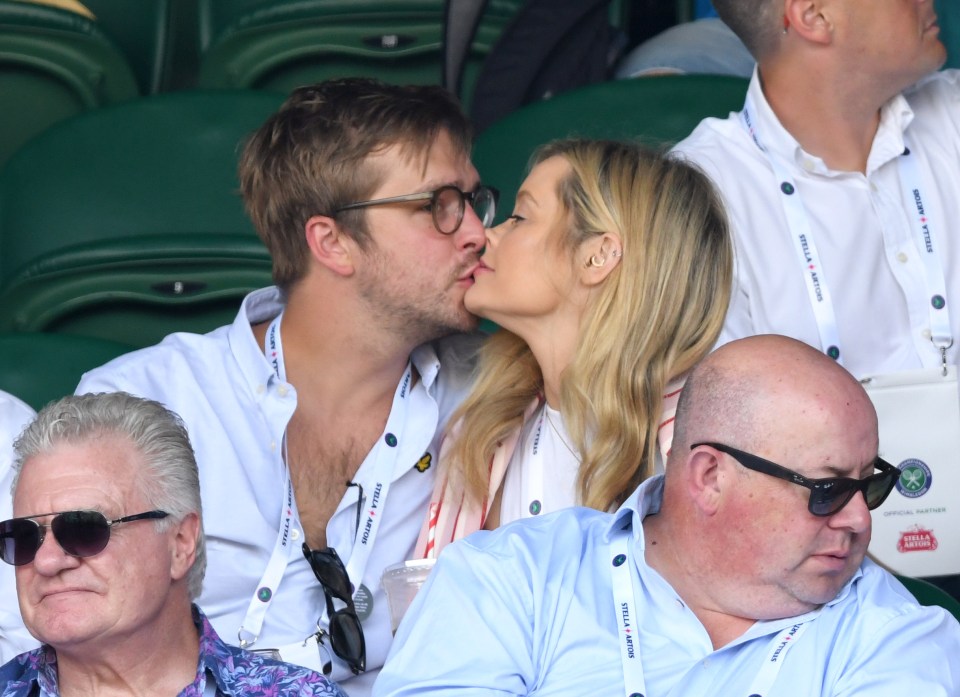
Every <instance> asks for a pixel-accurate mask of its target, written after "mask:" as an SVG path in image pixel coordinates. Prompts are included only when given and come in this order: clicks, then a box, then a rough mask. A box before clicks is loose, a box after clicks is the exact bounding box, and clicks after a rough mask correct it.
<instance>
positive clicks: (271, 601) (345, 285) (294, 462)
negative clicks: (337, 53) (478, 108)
mask: <svg viewBox="0 0 960 697" xmlns="http://www.w3.org/2000/svg"><path fill="white" fill-rule="evenodd" d="M470 147H471V133H470V127H469V123H468V121H467V119H466V117H465V116H464V115H463V113H462V111H461V109H460V107H459V105H458V104H457V103H456V101H455V100H454V99H453V98H452V97H451V96H450V95H449V94H448V93H446V92H445V91H443V90H442V89H440V88H439V87H433V86H409V87H403V86H395V85H387V84H383V83H380V82H377V81H373V80H367V79H359V78H350V79H342V80H332V81H328V82H324V83H319V84H316V85H311V86H307V87H301V88H298V89H297V90H295V91H294V92H293V93H292V94H291V95H290V97H289V98H288V99H287V101H286V102H285V103H284V104H283V105H282V106H281V107H280V109H279V111H278V112H277V113H275V114H274V115H272V116H271V117H270V118H269V119H268V120H267V121H266V123H264V124H263V126H261V128H260V129H258V130H257V131H256V132H255V133H254V134H253V136H252V137H251V139H250V140H249V142H248V143H247V144H246V146H245V147H244V149H243V151H242V154H241V159H240V184H241V186H240V189H241V193H242V196H243V199H244V203H245V205H246V208H247V211H248V213H249V214H250V216H251V218H252V219H253V222H254V225H255V227H256V229H257V231H258V233H259V234H260V236H261V238H262V239H263V241H264V243H265V244H266V246H267V248H268V249H269V251H270V254H271V256H272V259H273V276H274V281H275V283H276V287H273V288H266V289H262V290H259V291H255V292H253V293H251V294H250V295H249V296H247V298H246V299H245V301H244V303H243V306H242V307H241V309H240V312H239V314H238V316H237V319H236V321H235V322H234V324H233V325H232V326H229V327H223V328H221V329H219V330H217V331H214V332H212V333H210V334H207V335H204V336H197V335H192V334H175V335H172V336H170V337H168V338H167V339H166V340H165V341H164V342H162V343H161V344H159V345H158V346H155V347H151V348H148V349H145V350H143V351H139V352H136V353H132V354H129V355H127V356H123V357H121V358H119V359H117V360H115V361H113V362H111V363H109V364H107V365H106V366H104V367H102V368H99V369H97V370H94V371H92V372H90V373H88V374H87V375H86V376H85V377H84V379H83V380H82V382H81V384H80V386H79V388H78V392H90V391H95V392H99V391H104V390H124V391H127V392H131V393H134V394H139V395H142V396H146V397H150V398H152V399H156V400H157V401H159V402H161V403H163V404H165V405H166V406H168V407H169V408H171V409H174V410H175V411H176V412H177V413H178V414H180V416H181V417H182V418H183V419H184V421H185V423H186V424H187V428H188V429H189V430H190V434H191V436H192V438H193V441H194V446H195V447H196V449H197V461H198V463H199V465H200V477H201V480H202V484H203V492H204V510H205V512H206V517H205V521H204V522H205V526H206V531H207V536H208V539H209V541H210V544H209V547H210V565H209V571H208V574H207V583H206V584H205V590H204V593H203V595H202V596H201V597H200V604H201V606H202V607H203V608H204V610H205V611H206V612H207V613H208V615H209V617H210V620H211V623H212V624H213V626H214V627H216V629H217V631H218V632H219V633H220V634H221V636H223V637H224V638H225V639H226V640H227V641H231V642H235V643H237V644H239V645H241V646H244V647H247V648H250V649H252V650H254V651H265V652H267V653H269V654H271V655H274V654H279V655H280V656H281V657H282V658H283V659H284V660H288V661H292V662H295V663H299V664H301V665H304V666H307V667H310V668H313V669H315V670H329V671H330V675H331V676H332V677H333V678H334V679H336V680H338V681H345V687H346V689H347V690H349V692H350V694H351V695H354V696H355V697H362V695H364V694H366V693H368V691H369V689H370V687H371V685H372V683H373V678H374V677H375V675H376V672H377V669H378V668H379V667H380V666H381V665H382V664H383V661H384V659H385V658H386V655H387V651H388V649H389V646H390V642H391V641H392V633H391V627H390V619H389V612H388V609H387V603H386V598H385V596H384V593H383V590H382V588H381V586H380V575H381V573H382V571H383V569H384V568H385V567H386V566H389V565H391V564H393V563H396V562H399V561H402V560H404V559H407V558H409V556H410V554H411V552H412V548H413V545H414V543H415V541H416V537H417V533H418V531H419V525H420V521H421V519H422V516H423V511H424V510H425V509H426V506H427V502H428V499H429V496H430V491H431V489H432V486H433V478H434V473H435V470H436V467H435V465H434V461H435V459H436V457H437V453H438V450H439V448H438V445H439V437H440V434H441V433H442V430H443V427H444V426H445V423H446V420H447V418H448V417H449V415H450V413H451V412H452V410H453V409H454V408H455V407H456V406H457V404H458V403H459V402H460V401H461V399H462V397H463V395H464V394H465V391H466V389H467V387H468V385H469V379H470V370H471V368H472V355H473V350H474V347H475V346H476V344H477V341H476V337H475V336H469V335H465V334H463V333H469V332H472V330H474V329H475V328H476V326H477V320H476V318H475V317H473V316H472V315H470V313H468V312H467V310H466V309H465V307H464V304H463V296H464V293H465V292H466V290H467V288H469V287H470V286H471V285H472V284H473V272H474V270H475V269H476V268H477V266H478V259H479V254H480V251H481V248H482V247H483V245H484V242H485V238H484V226H485V225H489V224H490V223H491V222H492V220H493V215H494V210H495V204H496V192H495V191H494V190H492V189H490V188H488V187H485V186H483V185H482V184H481V183H480V179H479V176H478V175H477V171H476V170H475V168H474V167H473V165H472V164H471V162H470ZM334 560H336V561H337V562H339V565H338V564H337V563H335V561H334Z"/></svg>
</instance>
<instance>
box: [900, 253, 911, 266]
mask: <svg viewBox="0 0 960 697" xmlns="http://www.w3.org/2000/svg"><path fill="white" fill-rule="evenodd" d="M909 258H910V257H908V256H907V255H906V254H905V253H904V252H899V253H898V254H897V261H899V262H900V263H901V264H906V263H907V259H909Z"/></svg>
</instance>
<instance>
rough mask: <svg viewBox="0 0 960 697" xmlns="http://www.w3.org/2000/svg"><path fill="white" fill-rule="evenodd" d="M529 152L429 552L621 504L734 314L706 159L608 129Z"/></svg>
mask: <svg viewBox="0 0 960 697" xmlns="http://www.w3.org/2000/svg"><path fill="white" fill-rule="evenodd" d="M533 161H534V165H533V168H532V170H531V171H530V174H529V176H528V177H527V178H526V180H525V181H524V183H523V185H522V186H521V188H520V191H519V193H518V194H517V198H516V205H515V207H514V212H513V215H511V216H510V217H509V218H508V219H507V220H506V221H505V222H504V223H503V224H501V225H499V226H497V227H495V228H493V229H490V230H488V231H487V246H486V251H485V253H484V255H483V258H482V260H481V267H480V269H479V270H478V271H477V273H476V275H475V283H474V285H473V286H472V287H471V288H470V289H469V290H468V291H467V293H466V305H467V308H468V309H469V310H470V311H471V312H474V313H475V314H478V315H480V316H482V317H486V318H488V319H490V320H492V321H494V322H495V323H497V324H498V325H499V326H500V327H501V329H500V331H498V332H497V333H495V334H494V335H492V336H491V337H490V339H489V340H488V341H487V343H486V344H485V346H484V348H483V350H482V353H481V358H480V364H479V369H478V370H479V372H478V377H477V380H476V383H475V386H474V388H473V391H472V393H471V395H470V396H469V397H468V398H467V400H466V401H465V402H464V403H463V405H462V406H461V407H460V409H459V410H458V412H457V413H456V414H455V415H454V417H453V419H451V423H454V424H456V425H455V426H454V428H453V430H452V431H451V432H450V433H448V434H447V437H446V438H445V441H444V444H443V447H442V449H441V454H440V476H439V479H438V483H437V488H436V490H435V491H434V496H433V499H432V501H431V505H430V511H429V515H428V519H427V521H426V522H425V524H424V527H423V531H422V533H421V536H420V540H419V542H418V547H417V552H418V556H421V557H423V556H426V557H433V556H436V554H438V553H439V551H440V549H442V547H443V546H444V545H446V544H447V543H449V542H451V541H453V540H455V539H459V538H461V537H464V536H466V535H468V534H470V533H471V532H474V531H475V530H478V529H480V528H487V529H490V528H494V527H497V526H498V525H501V524H504V523H507V522H510V521H512V520H516V519H518V518H523V517H528V516H532V515H542V514H543V513H547V512H550V511H554V510H558V509H560V508H565V507H567V506H571V505H576V504H580V505H585V506H589V507H592V508H597V509H601V510H610V509H613V508H615V507H617V506H618V505H619V504H620V503H621V502H622V500H623V499H624V497H626V496H627V495H628V494H629V493H630V492H631V491H633V489H634V488H635V487H636V486H637V485H638V484H639V483H640V482H641V481H642V480H643V479H645V478H646V477H647V476H649V475H650V474H651V473H652V472H653V471H654V469H655V468H656V467H658V466H659V464H658V463H659V462H660V461H662V460H660V458H663V457H664V456H665V454H666V452H667V449H668V448H669V441H670V438H671V436H672V431H673V429H672V418H671V416H672V409H673V408H674V407H675V405H676V397H677V394H678V393H679V390H680V387H681V386H682V380H683V377H684V376H685V374H686V373H687V371H689V370H690V369H691V368H692V367H693V365H694V364H695V363H696V362H697V361H699V360H700V359H701V358H703V356H704V355H706V354H707V352H708V351H710V349H711V347H712V346H713V345H714V343H715V342H716V340H717V336H718V335H719V332H720V327H721V325H722V323H723V318H724V315H725V313H726V310H727V304H728V301H729V295H730V286H731V274H732V256H733V252H732V248H731V242H730V238H729V234H728V230H727V222H726V216H725V214H724V211H723V208H722V206H721V203H720V201H719V199H718V197H717V195H716V194H715V193H714V190H713V188H712V186H711V185H710V183H709V181H708V180H707V178H706V176H705V175H703V174H702V173H701V172H700V171H699V170H697V169H695V168H694V167H692V166H691V165H689V164H687V163H685V162H683V161H681V160H678V159H675V158H673V157H670V156H667V155H661V154H657V153H654V152H652V151H650V150H647V149H645V148H643V147H641V146H639V145H636V144H630V143H620V142H605V141H584V140H567V141H559V142H555V143H551V144H549V145H546V146H544V147H543V148H541V149H540V150H539V151H538V153H537V154H536V155H535V156H534V160H533ZM658 436H659V446H660V447H659V452H658V447H657V442H658Z"/></svg>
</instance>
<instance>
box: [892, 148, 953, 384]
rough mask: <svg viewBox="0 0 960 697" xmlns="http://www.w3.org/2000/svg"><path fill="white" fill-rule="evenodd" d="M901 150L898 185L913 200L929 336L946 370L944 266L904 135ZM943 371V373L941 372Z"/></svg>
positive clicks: (947, 335)
mask: <svg viewBox="0 0 960 697" xmlns="http://www.w3.org/2000/svg"><path fill="white" fill-rule="evenodd" d="M903 145H904V151H903V154H902V155H901V156H900V157H898V158H897V165H898V166H899V169H900V187H901V189H902V191H903V197H904V200H905V201H912V202H913V204H914V212H915V215H913V216H911V219H912V221H913V228H914V232H915V234H916V238H917V249H918V250H919V251H920V259H921V260H922V261H923V269H924V272H925V273H924V278H925V280H926V283H927V294H928V296H929V298H930V306H929V313H930V339H931V341H933V344H934V345H935V346H936V347H937V348H939V349H940V352H941V355H942V357H943V365H944V369H946V351H947V349H948V348H950V346H952V345H953V333H952V331H951V329H950V312H949V310H948V309H947V282H946V280H945V279H944V277H943V265H942V264H941V263H940V253H939V252H938V250H937V246H936V244H935V241H934V234H933V228H932V223H931V221H930V211H929V210H928V206H929V205H930V204H929V202H927V203H926V204H924V200H923V193H922V192H921V189H920V182H921V181H922V179H921V176H920V168H919V167H918V166H917V156H916V155H915V154H914V152H913V148H911V147H910V143H909V141H908V140H907V138H906V136H904V139H903ZM944 374H946V373H944Z"/></svg>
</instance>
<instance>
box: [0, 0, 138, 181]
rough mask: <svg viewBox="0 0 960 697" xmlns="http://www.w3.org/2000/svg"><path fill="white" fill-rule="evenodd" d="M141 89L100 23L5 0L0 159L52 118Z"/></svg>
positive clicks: (0, 18) (0, 28) (0, 19)
mask: <svg viewBox="0 0 960 697" xmlns="http://www.w3.org/2000/svg"><path fill="white" fill-rule="evenodd" d="M138 94H139V91H138V88H137V82H136V79H135V78H134V75H133V72H132V70H131V68H130V66H129V65H128V63H127V60H126V58H125V57H124V56H123V54H122V53H121V52H120V50H119V49H118V48H117V46H116V45H115V44H114V43H113V42H112V41H111V40H110V39H109V38H108V37H107V36H106V35H105V34H104V33H103V32H102V31H101V30H100V29H99V27H98V26H97V24H96V22H93V21H91V20H89V19H88V18H86V17H82V16H80V15H78V14H75V13H73V12H68V11H66V10H60V9H56V8H53V7H49V6H47V5H35V4H31V3H24V2H10V1H8V0H0V95H2V100H3V102H2V109H0V166H2V165H3V163H5V162H6V161H7V160H8V159H9V158H10V156H11V155H12V154H13V153H14V152H15V151H16V150H17V149H18V148H19V147H20V146H21V145H23V143H25V142H27V141H28V140H29V139H30V138H32V137H33V136H35V135H36V134H38V133H40V132H41V131H44V130H45V129H47V128H49V127H50V126H51V125H52V124H54V123H57V122H58V121H62V120H64V119H66V118H69V117H71V116H74V115H76V114H79V113H81V112H83V111H86V110H88V109H94V108H96V107H100V106H103V105H105V104H113V103H116V102H121V101H124V100H127V99H131V98H134V97H136V96H138Z"/></svg>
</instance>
